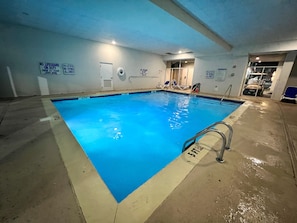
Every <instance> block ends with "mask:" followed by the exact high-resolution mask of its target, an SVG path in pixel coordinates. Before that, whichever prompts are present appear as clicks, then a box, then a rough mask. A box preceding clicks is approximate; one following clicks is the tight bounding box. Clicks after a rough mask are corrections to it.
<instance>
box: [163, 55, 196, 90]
mask: <svg viewBox="0 0 297 223" xmlns="http://www.w3.org/2000/svg"><path fill="white" fill-rule="evenodd" d="M193 73H194V60H178V61H168V62H167V68H166V74H165V81H170V83H171V84H172V83H176V84H177V85H178V86H180V87H181V89H189V88H191V85H192V81H193Z"/></svg>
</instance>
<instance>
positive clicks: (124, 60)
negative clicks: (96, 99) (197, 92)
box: [0, 23, 166, 97]
mask: <svg viewBox="0 0 297 223" xmlns="http://www.w3.org/2000/svg"><path fill="white" fill-rule="evenodd" d="M0 32H1V35H0V44H1V47H0V97H13V93H12V89H11V84H10V81H9V78H8V74H7V66H8V67H9V68H10V70H11V76H12V78H13V82H14V85H15V89H16V93H17V95H18V96H32V95H40V94H41V92H40V88H39V83H38V77H42V78H46V81H47V84H48V88H49V94H63V93H77V92H98V91H101V78H100V73H99V70H100V62H104V63H112V64H113V84H114V89H115V90H126V89H128V90H129V89H146V88H155V87H156V85H157V84H158V83H159V82H160V81H163V79H164V74H165V69H166V65H165V63H164V62H163V59H162V57H161V56H160V55H156V54H152V53H147V52H143V51H138V50H133V49H129V48H124V47H118V46H115V45H109V44H104V43H99V42H95V41H89V40H84V39H79V38H75V37H71V36H66V35H60V34H56V33H52V32H46V31H42V30H37V29H33V28H29V27H25V26H19V25H12V24H3V23H0ZM39 62H50V63H59V64H60V65H61V64H63V63H69V64H73V65H74V67H75V75H63V72H61V73H62V74H60V75H48V74H47V75H44V74H41V73H40V70H39ZM118 67H123V68H124V69H125V73H126V75H125V77H124V78H119V76H118V75H117V68H118ZM140 69H147V74H146V76H153V78H147V77H145V78H142V77H140V78H133V77H131V76H134V77H135V76H142V74H141V73H140ZM130 77H131V78H130Z"/></svg>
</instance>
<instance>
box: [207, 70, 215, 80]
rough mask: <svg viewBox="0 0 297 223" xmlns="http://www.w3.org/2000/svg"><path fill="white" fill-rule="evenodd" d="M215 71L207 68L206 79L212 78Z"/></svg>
mask: <svg viewBox="0 0 297 223" xmlns="http://www.w3.org/2000/svg"><path fill="white" fill-rule="evenodd" d="M214 75H215V71H214V70H207V71H206V74H205V78H206V79H214Z"/></svg>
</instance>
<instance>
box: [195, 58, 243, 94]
mask: <svg viewBox="0 0 297 223" xmlns="http://www.w3.org/2000/svg"><path fill="white" fill-rule="evenodd" d="M247 64H248V56H212V57H210V56H209V57H197V58H195V66H194V76H193V84H195V83H200V84H201V88H200V91H201V92H202V93H206V94H214V95H224V93H225V92H226V90H227V89H228V86H229V85H230V84H232V89H231V94H230V95H231V96H239V95H240V93H241V86H242V82H243V78H244V76H245V73H246V69H247ZM219 69H226V76H225V80H223V81H221V80H217V78H216V74H217V72H219ZM208 71H212V72H214V76H213V78H207V77H206V73H207V72H208Z"/></svg>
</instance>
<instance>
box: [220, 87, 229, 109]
mask: <svg viewBox="0 0 297 223" xmlns="http://www.w3.org/2000/svg"><path fill="white" fill-rule="evenodd" d="M231 89H232V84H230V85H229V87H228V88H227V90H226V91H225V93H224V95H223V97H222V98H221V102H220V104H221V103H222V101H223V100H224V98H225V96H226V94H227V92H228V91H229V94H228V98H229V97H230V94H231Z"/></svg>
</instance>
